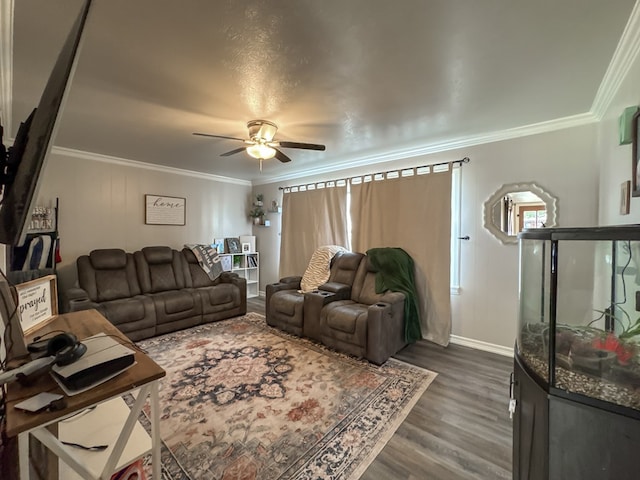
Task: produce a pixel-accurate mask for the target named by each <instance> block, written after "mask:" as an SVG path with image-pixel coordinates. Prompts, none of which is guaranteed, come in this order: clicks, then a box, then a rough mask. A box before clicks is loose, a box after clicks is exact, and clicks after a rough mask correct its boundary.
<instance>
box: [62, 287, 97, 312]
mask: <svg viewBox="0 0 640 480" xmlns="http://www.w3.org/2000/svg"><path fill="white" fill-rule="evenodd" d="M65 298H66V300H67V303H68V306H69V308H68V311H69V312H79V311H80V310H89V309H91V308H97V307H98V304H97V303H96V302H92V301H91V299H90V298H89V294H88V293H87V292H86V290H83V289H82V288H79V287H73V288H70V289H68V290H67V291H66V292H65Z"/></svg>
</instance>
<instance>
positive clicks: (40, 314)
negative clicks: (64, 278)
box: [15, 275, 58, 335]
mask: <svg viewBox="0 0 640 480" xmlns="http://www.w3.org/2000/svg"><path fill="white" fill-rule="evenodd" d="M15 288H16V293H17V295H18V311H19V312H20V326H21V327H22V331H23V332H24V333H25V335H27V334H29V333H31V332H33V331H34V330H36V329H38V328H39V327H41V326H43V325H45V324H47V323H49V322H50V321H51V320H53V319H54V318H55V316H56V315H58V286H57V282H56V276H55V275H47V276H46V277H41V278H36V279H35V280H31V281H29V282H25V283H20V284H18V285H16V287H15Z"/></svg>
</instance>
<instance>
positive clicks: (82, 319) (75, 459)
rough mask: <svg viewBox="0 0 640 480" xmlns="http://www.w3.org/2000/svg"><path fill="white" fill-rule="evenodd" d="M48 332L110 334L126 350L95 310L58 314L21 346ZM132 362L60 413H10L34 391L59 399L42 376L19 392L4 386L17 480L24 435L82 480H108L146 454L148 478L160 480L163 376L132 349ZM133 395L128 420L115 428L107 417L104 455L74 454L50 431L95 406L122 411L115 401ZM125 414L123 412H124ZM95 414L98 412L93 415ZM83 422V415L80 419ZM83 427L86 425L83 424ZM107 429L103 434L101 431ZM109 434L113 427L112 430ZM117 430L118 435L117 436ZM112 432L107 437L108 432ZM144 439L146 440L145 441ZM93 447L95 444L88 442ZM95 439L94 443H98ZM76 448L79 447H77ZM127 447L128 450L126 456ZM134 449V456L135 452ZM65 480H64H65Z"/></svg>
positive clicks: (23, 469)
mask: <svg viewBox="0 0 640 480" xmlns="http://www.w3.org/2000/svg"><path fill="white" fill-rule="evenodd" d="M54 330H63V331H67V332H71V333H73V334H74V335H76V337H77V338H78V339H79V340H83V339H85V338H87V337H90V336H92V335H95V334H97V333H105V334H107V335H112V336H113V337H112V338H115V339H117V340H118V341H119V342H120V343H122V344H125V345H131V343H132V342H131V341H130V340H129V339H128V338H127V337H126V336H124V335H123V334H122V332H120V331H119V330H118V329H117V328H115V327H114V326H113V325H112V324H111V323H110V322H109V321H108V320H107V319H105V318H104V317H103V316H102V315H100V313H98V312H97V311H96V310H85V311H81V312H73V313H68V314H64V315H58V316H57V317H56V318H55V319H54V320H53V321H51V322H49V323H47V324H46V325H45V326H43V327H42V328H41V329H39V330H37V331H35V332H32V333H31V334H30V335H29V336H28V337H27V338H26V341H27V343H28V342H30V341H31V340H32V338H33V337H34V336H36V335H43V334H46V333H47V332H52V331H54ZM135 361H136V363H135V364H134V365H132V366H131V367H130V368H128V369H127V370H125V371H124V372H122V373H120V374H119V375H117V376H116V377H115V378H112V379H111V380H108V381H106V382H105V383H103V384H101V385H98V386H96V387H94V388H92V389H90V390H88V391H86V392H83V393H80V394H77V395H73V396H67V397H65V399H66V404H67V406H66V408H64V409H63V410H59V411H54V412H48V411H47V412H42V413H28V412H24V411H21V410H17V409H16V408H15V404H16V403H19V402H21V401H22V400H24V399H26V398H29V397H31V396H33V395H36V394H38V393H40V392H52V393H60V394H64V392H62V390H61V389H60V387H59V386H58V384H57V383H56V382H55V381H54V380H53V378H51V377H50V375H48V374H47V375H43V376H41V377H40V378H38V379H37V380H36V381H35V382H34V385H32V386H29V387H25V386H22V385H20V384H19V383H17V382H13V383H11V384H9V385H8V386H7V387H8V388H7V423H6V430H7V435H8V436H9V437H14V436H16V435H17V436H18V453H19V464H20V479H21V480H28V479H29V435H33V436H34V437H35V438H37V439H38V440H39V441H40V442H41V443H42V444H43V445H45V446H46V447H47V448H48V449H49V450H50V451H51V452H53V453H54V454H55V455H56V456H57V457H58V458H60V459H62V460H63V461H64V462H65V463H66V465H68V466H69V467H70V468H72V469H73V470H75V472H77V474H78V475H79V476H80V477H79V478H82V479H96V480H100V479H106V480H108V479H110V478H111V475H112V474H113V473H115V472H117V471H118V470H119V469H121V468H123V467H125V466H126V465H128V464H129V463H131V462H133V461H135V460H137V459H138V458H140V457H141V456H142V455H144V454H146V453H149V451H151V454H152V463H153V478H154V479H160V478H161V477H160V463H161V460H160V430H159V421H160V411H159V404H158V403H159V402H158V383H159V380H160V379H161V378H162V377H164V376H165V371H164V370H163V369H162V368H161V367H160V366H159V365H158V364H156V363H155V362H154V361H153V360H152V359H151V358H149V357H148V356H147V355H145V354H144V353H142V352H139V351H137V350H135ZM135 390H139V392H138V394H137V398H136V400H135V404H134V406H133V408H131V410H130V411H128V415H127V414H126V413H125V417H126V418H125V419H124V421H123V422H122V423H121V424H118V423H116V422H117V420H115V419H114V418H113V417H111V416H109V417H106V418H108V422H107V423H108V424H109V425H108V426H109V427H113V426H114V425H115V427H116V428H115V430H116V432H115V435H116V437H115V438H112V440H115V443H110V444H109V447H108V448H107V449H106V450H105V451H104V452H85V451H83V450H78V449H74V448H73V447H69V446H67V445H64V444H63V443H62V442H61V441H60V440H59V439H58V438H57V436H56V435H54V433H52V431H51V430H53V431H54V432H55V431H56V430H55V429H52V426H56V425H61V422H62V421H64V420H65V419H69V421H70V420H71V419H70V417H73V416H74V415H75V414H77V413H78V412H82V411H83V410H85V409H87V408H90V407H93V406H96V405H99V407H98V408H103V407H102V405H104V406H105V407H104V408H109V410H108V412H109V413H108V414H106V415H112V413H111V412H114V411H120V412H121V411H122V406H121V405H118V403H119V402H120V403H124V402H123V401H122V400H120V397H121V396H122V395H123V394H126V393H130V392H134V391H135ZM147 397H149V399H150V407H151V409H150V413H151V419H150V420H151V444H150V448H146V449H144V448H143V449H142V450H141V449H140V447H139V443H140V442H139V439H134V440H132V441H129V440H130V437H131V436H132V433H133V434H134V437H135V434H136V429H137V430H140V429H141V427H140V425H139V424H138V422H137V419H138V415H139V414H140V412H141V410H142V407H143V406H144V402H145V400H146V399H147ZM127 410H128V409H125V412H127ZM96 415H98V413H97V412H96ZM106 415H105V412H104V411H103V412H101V413H100V416H101V417H102V418H103V419H104V418H105V416H106ZM82 416H86V417H89V414H87V415H82ZM81 420H82V418H80V415H78V420H77V421H76V420H73V423H74V426H73V427H72V428H73V429H76V430H78V429H79V428H80V429H81V428H82V427H79V425H81V423H82V422H81ZM85 423H87V422H85ZM89 426H90V428H92V429H94V430H93V431H92V432H91V434H92V435H91V437H92V438H96V437H98V436H99V434H100V432H98V431H95V430H97V428H96V424H95V423H94V421H90V422H89ZM105 430H108V429H105ZM112 430H113V428H112ZM118 430H119V431H118ZM112 433H113V432H112ZM146 437H147V439H148V435H147V436H146ZM91 441H93V442H96V440H95V439H93V440H91ZM99 441H100V440H98V442H99ZM78 443H79V442H78ZM129 447H132V448H133V449H134V451H133V452H131V451H129V450H130V449H129ZM136 449H137V451H135V450H136ZM65 480H67V479H66V478H65Z"/></svg>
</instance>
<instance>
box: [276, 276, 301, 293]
mask: <svg viewBox="0 0 640 480" xmlns="http://www.w3.org/2000/svg"><path fill="white" fill-rule="evenodd" d="M301 281H302V277H301V276H299V275H291V276H289V277H283V278H281V279H280V281H279V282H278V283H293V284H296V285H298V286H297V287H295V288H296V289H297V290H299V289H300V282H301Z"/></svg>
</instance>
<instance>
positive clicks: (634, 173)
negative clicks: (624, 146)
mask: <svg viewBox="0 0 640 480" xmlns="http://www.w3.org/2000/svg"><path fill="white" fill-rule="evenodd" d="M638 117H640V110H639V111H638V112H636V114H635V115H634V116H633V120H632V122H631V125H632V132H631V137H632V139H631V143H632V144H633V148H632V151H633V159H632V163H631V195H633V196H634V197H640V168H639V166H638V162H640V149H639V148H638V128H639V127H640V126H639V125H638Z"/></svg>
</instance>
